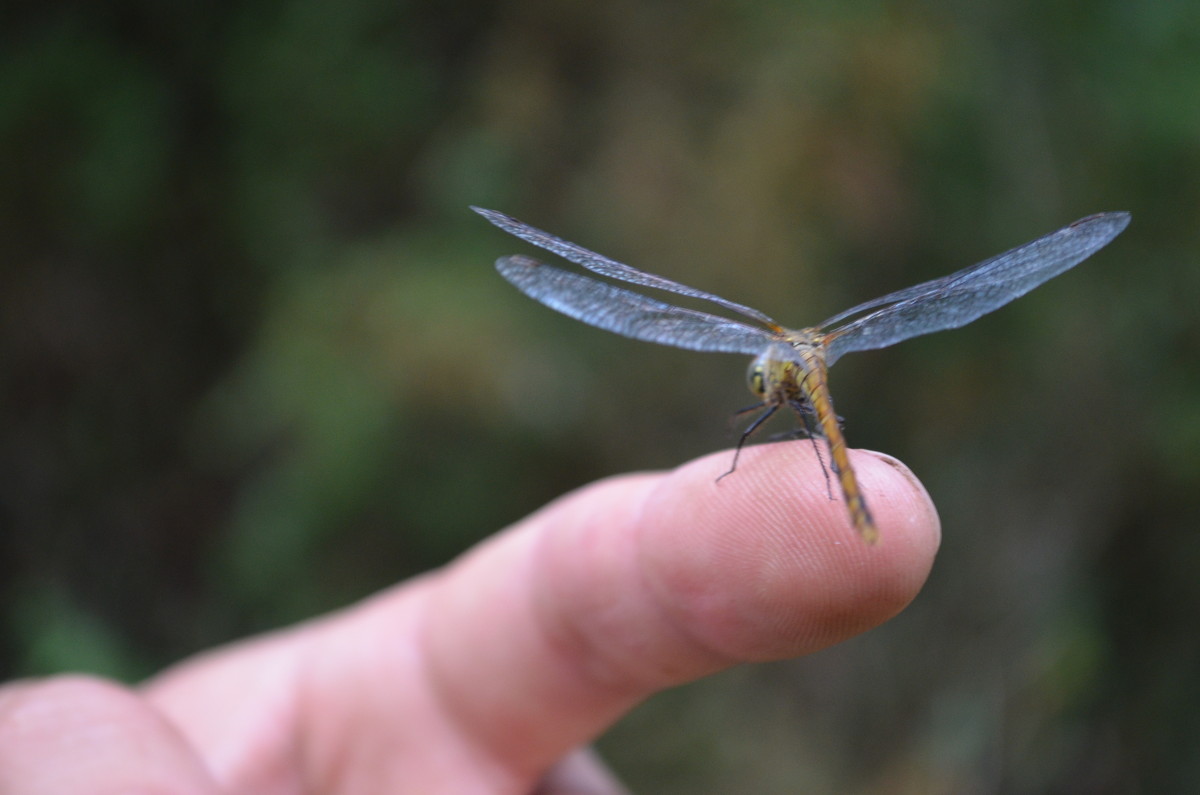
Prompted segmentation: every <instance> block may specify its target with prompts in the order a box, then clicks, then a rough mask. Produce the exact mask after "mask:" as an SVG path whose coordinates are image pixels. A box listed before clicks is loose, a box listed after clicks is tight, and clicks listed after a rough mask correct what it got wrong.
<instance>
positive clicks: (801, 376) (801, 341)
mask: <svg viewBox="0 0 1200 795" xmlns="http://www.w3.org/2000/svg"><path fill="white" fill-rule="evenodd" d="M818 370H821V371H823V370H824V359H823V350H822V349H821V347H820V344H819V341H817V342H814V341H813V340H812V339H811V338H810V337H806V336H800V335H799V334H797V337H796V339H794V340H792V339H789V340H788V341H787V342H777V343H774V344H772V345H770V346H768V347H767V349H766V350H764V351H763V352H762V353H760V354H759V355H758V356H756V357H754V361H752V362H750V368H749V369H748V370H747V371H746V383H747V385H748V386H749V387H750V391H751V392H753V393H754V394H755V395H756V396H758V398H759V399H761V400H762V401H763V403H768V404H771V405H780V404H783V403H786V402H788V401H789V400H792V399H800V400H803V399H804V398H803V392H802V390H801V388H800V382H801V381H803V380H805V379H807V378H809V377H810V376H811V375H812V373H814V372H816V371H818Z"/></svg>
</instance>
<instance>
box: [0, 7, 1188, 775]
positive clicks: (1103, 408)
mask: <svg viewBox="0 0 1200 795" xmlns="http://www.w3.org/2000/svg"><path fill="white" fill-rule="evenodd" d="M468 204H479V205H482V206H486V207H494V208H497V209H500V210H503V211H505V212H509V213H511V214H513V215H516V216H517V217H520V218H522V219H524V220H527V221H529V222H531V223H534V224H535V225H537V226H540V227H542V228H545V229H548V230H551V231H554V232H556V233H558V234H560V235H562V236H564V237H567V238H569V239H572V240H575V241H577V242H579V243H581V244H583V245H586V246H589V247H592V248H595V249H597V250H599V251H602V252H604V253H606V254H609V255H611V256H614V257H617V258H619V259H623V260H625V261H627V262H630V263H632V264H634V265H637V266H641V267H645V268H648V269H650V270H653V271H655V272H658V273H662V274H664V275H667V276H670V277H674V278H678V279H681V280H683V281H685V282H687V283H689V284H693V285H696V286H698V287H701V288H704V289H708V290H712V291H715V292H717V293H720V294H722V295H726V296H728V297H729V298H732V299H734V300H737V301H742V302H745V303H748V304H751V305H754V306H758V307H761V308H762V309H763V310H764V311H766V312H768V313H770V314H771V315H773V316H775V317H777V318H779V319H780V320H781V321H783V322H786V323H789V324H791V325H806V324H810V323H813V322H817V321H819V320H820V319H821V318H824V317H826V316H829V315H831V314H833V313H834V312H836V311H838V310H841V309H844V308H845V307H847V306H849V305H851V304H853V303H856V302H858V301H861V300H865V299H868V298H872V297H875V296H876V295H879V294H882V293H883V292H886V291H890V290H893V289H897V288H900V287H905V286H908V285H910V284H912V283H914V282H917V281H920V280H923V279H926V278H931V277H935V276H940V275H943V274H945V273H948V272H950V271H952V270H954V269H957V268H960V267H963V266H965V265H968V264H970V263H972V262H975V261H977V260H980V259H983V258H985V257H987V256H990V255H992V254H995V253H998V252H1000V251H1002V250H1004V249H1006V248H1008V247H1011V246H1013V245H1016V244H1019V243H1022V242H1025V241H1026V240H1029V239H1032V238H1034V237H1036V236H1038V235H1040V234H1043V233H1045V232H1049V231H1051V230H1053V229H1056V228H1058V227H1059V226H1061V225H1064V224H1066V223H1068V222H1070V221H1072V220H1074V219H1076V218H1078V217H1080V216H1083V215H1087V214H1089V213H1092V212H1097V211H1101V210H1129V211H1131V212H1132V213H1133V223H1132V225H1131V226H1130V228H1129V229H1128V230H1127V231H1126V232H1125V233H1124V234H1123V235H1122V236H1121V237H1120V238H1118V239H1117V240H1116V241H1115V242H1114V243H1113V244H1112V245H1111V246H1110V247H1109V248H1107V249H1105V250H1104V251H1102V252H1100V254H1098V255H1097V256H1096V257H1094V258H1093V259H1092V260H1089V261H1088V262H1086V263H1085V264H1084V265H1082V266H1080V267H1079V268H1078V269H1076V270H1075V271H1072V272H1071V273H1069V274H1068V275H1066V276H1063V277H1061V278H1060V279H1057V280H1055V281H1053V282H1051V283H1049V284H1048V285H1046V286H1045V287H1043V288H1042V289H1041V290H1039V291H1037V292H1035V293H1033V294H1031V295H1029V296H1028V297H1026V298H1024V299H1022V300H1021V301H1019V302H1017V303H1015V304H1013V305H1012V306H1010V307H1008V308H1006V309H1004V310H1003V311H1001V312H999V313H997V314H995V315H992V316H989V317H987V318H985V319H983V320H980V321H979V322H977V323H975V324H974V325H972V326H970V327H968V328H965V329H962V330H960V331H956V332H953V333H946V334H942V335H936V336H932V337H927V338H922V339H919V340H914V341H912V342H908V343H906V344H904V345H901V346H898V347H896V348H893V349H891V350H887V351H883V352H871V353H862V354H857V355H854V356H852V357H847V359H846V360H844V361H843V362H841V363H839V364H838V366H837V368H836V369H835V371H834V372H833V377H832V381H833V389H834V394H835V395H836V398H837V401H838V410H839V413H841V414H843V415H844V416H845V417H846V418H847V433H848V435H849V439H850V442H851V444H853V445H856V446H862V447H868V448H872V449H877V450H884V451H887V452H889V453H891V454H893V455H896V456H898V457H899V458H901V459H903V460H904V461H906V462H907V463H908V464H909V465H910V466H911V467H912V468H913V470H914V471H915V472H916V473H917V474H918V475H919V476H920V477H921V478H922V479H923V481H924V482H925V484H926V485H927V487H928V489H929V491H930V493H931V494H932V496H933V498H934V500H935V501H936V503H937V504H938V506H939V510H940V511H941V516H942V520H943V525H944V533H945V541H944V545H943V549H942V553H941V555H940V558H939V561H938V564H937V566H936V568H935V570H934V572H933V575H932V577H931V579H930V581H929V583H928V585H927V586H926V588H925V590H924V592H923V593H922V594H921V596H920V597H919V598H918V600H917V601H916V603H915V604H913V605H912V607H911V608H909V609H908V610H907V611H906V612H905V613H903V614H902V615H901V616H900V617H899V618H897V619H896V620H895V621H893V622H891V623H890V624H888V625H887V626H885V627H883V628H881V629H879V630H876V631H874V632H871V633H869V634H868V635H866V636H864V637H861V638H858V639H855V640H853V641H851V642H849V643H846V644H844V645H843V646H840V647H838V648H836V649H832V650H829V651H827V652H824V653H821V654H818V655H816V656H814V657H811V658H808V659H804V660H799V661H793V662H788V663H779V664H773V665H760V666H753V667H746V668H742V669H738V670H735V671H733V672H730V673H727V674H724V675H721V676H717V677H714V678H712V679H710V680H706V681H704V682H701V683H698V684H696V685H693V686H690V687H686V688H681V689H679V690H676V691H672V692H669V693H666V694H664V695H662V696H660V697H658V698H656V699H654V700H652V701H651V702H649V703H648V704H647V705H645V706H644V707H642V708H640V709H638V710H637V711H636V712H634V713H633V714H632V715H631V716H629V717H628V718H627V719H626V720H625V721H624V722H622V723H621V724H620V725H618V726H617V727H616V728H615V729H614V730H613V731H612V732H610V733H609V734H608V735H607V736H606V737H604V738H603V739H602V740H601V741H600V748H601V751H602V752H603V753H604V754H605V755H606V757H607V758H608V759H609V761H610V762H611V763H612V764H613V765H614V767H615V768H616V769H617V771H618V772H619V773H620V774H621V775H622V776H623V777H624V778H625V779H626V781H627V782H628V783H630V784H631V785H632V786H633V787H634V788H635V789H637V790H639V791H642V792H656V793H694V792H732V791H742V792H747V791H753V792H762V793H785V792H788V793H790V792H797V791H807V792H853V793H943V792H944V793H972V792H980V793H982V792H1016V793H1025V792H1030V793H1033V792H1079V793H1083V792H1087V793H1107V792H1113V793H1116V792H1122V793H1126V792H1184V791H1200V719H1198V718H1197V716H1198V715H1200V632H1198V631H1197V627H1198V620H1197V619H1198V614H1200V610H1198V609H1197V608H1198V607H1200V540H1198V535H1197V532H1196V530H1197V526H1198V524H1200V368H1198V366H1197V357H1198V355H1200V322H1198V320H1197V318H1198V315H1200V302H1198V300H1197V296H1198V295H1200V267H1198V265H1197V262H1198V259H1200V223H1198V222H1200V5H1196V4H1194V3H1187V2H1164V3H1151V4H1140V5H1139V4H1132V3H1127V2H1121V3H1117V2H1093V3H1078V2H985V1H983V0H975V1H971V0H965V1H964V2H951V3H935V2H833V1H832V0H828V1H827V2H794V3H788V2H758V3H752V2H723V3H722V2H698V3H697V2H693V3H683V2H674V3H672V2H630V1H629V0H610V2H606V3H582V2H561V1H560V2H549V1H548V0H521V1H516V2H507V3H488V2H483V0H476V2H464V3H456V4H448V3H436V2H387V3H384V2H369V1H367V0H350V1H349V2H343V3H338V4H334V3H326V2H316V0H300V1H297V0H276V1H274V2H265V1H264V0H245V1H244V2H241V3H218V4H202V3H177V4H173V3H163V4H160V3H150V2H135V1H133V0H115V1H114V2H108V3H104V4H88V3H57V4H55V3H51V4H45V5H35V4H14V5H10V6H8V7H6V8H5V9H4V10H3V11H0V345H2V346H3V348H2V358H0V385H2V386H0V399H2V401H3V403H2V407H3V433H0V500H2V502H0V523H2V524H0V588H2V589H3V592H2V604H0V610H2V614H0V620H2V621H3V625H2V626H3V630H2V631H0V673H2V674H3V676H5V677H9V676H16V675H28V674H42V673H49V672H54V671H59V670H78V669H83V670H91V671H96V672H101V673H106V674H110V675H115V676H119V677H122V678H126V679H129V680H136V679H137V678H139V677H142V676H145V675H147V674H149V673H150V672H152V671H154V670H156V669H157V668H159V667H160V666H162V665H164V664H165V663H167V662H169V661H172V660H175V659H178V658H180V657H182V656H185V655H187V654H189V653H192V652H194V651H196V650H198V649H202V648H205V647H207V646H210V645H212V644H215V643H218V642H221V641H224V640H227V639H231V638H236V637H240V636H242V635H245V634H247V633H251V632H255V631H259V630H263V629H265V628H269V627H276V626H279V625H282V624H285V623H287V622H291V621H295V620H298V619H302V618H304V617H307V616H311V615H314V614H315V613H318V612H320V611H325V610H329V609H333V608H336V607H338V606H342V605H346V604H348V603H350V602H352V601H354V600H356V599H358V598H361V597H363V596H365V595H367V594H369V593H371V592H373V591H375V590H377V589H379V588H382V587H384V586H386V585H388V584H390V583H394V582H396V581H398V580H401V579H403V578H405V577H407V576H410V575H412V574H415V573H417V572H420V571H423V570H426V569H428V568H430V567H434V566H437V565H439V564H442V563H444V562H446V561H448V560H450V559H451V558H453V557H454V556H455V555H457V554H458V553H460V552H461V551H462V550H464V549H465V548H467V547H468V546H469V545H471V544H472V543H473V542H475V541H478V540H479V539H481V538H483V537H484V536H486V535H487V534H489V533H491V532H494V531H495V530H497V529H499V528H501V527H503V526H504V525H506V524H507V523H509V522H511V521H513V520H515V519H517V518H519V517H521V516H523V515H524V514H526V513H527V512H529V511H531V510H533V509H534V508H536V507H538V506H540V505H541V504H542V503H544V502H545V501H547V500H549V499H550V498H552V497H554V496H556V495H558V494H561V493H562V492H564V491H566V490H569V489H571V488H573V487H575V486H578V485H581V484H584V483H586V482H588V481H590V480H593V479H595V478H598V477H602V476H605V475H609V474H612V473H617V472H622V471H627V470H637V469H648V468H661V467H671V466H674V465H676V464H678V463H680V462H683V461H685V460H687V459H688V458H690V457H692V456H696V455H699V454H702V453H706V452H709V451H712V450H715V449H719V448H721V447H723V446H726V445H728V444H730V443H731V441H732V438H731V436H730V434H729V424H728V417H729V413H730V411H731V410H732V409H734V408H737V407H739V406H742V405H745V404H746V403H747V402H749V399H750V398H749V396H748V394H747V393H746V392H745V387H744V385H743V374H744V371H745V366H746V361H745V360H744V359H743V358H740V357H734V356H723V355H698V354H693V353H688V352H683V351H675V350H670V349H666V348H658V347H656V346H652V345H647V344H644V343H638V342H633V341H629V340H624V339H621V338H619V337H616V336H614V335H611V334H607V333H604V332H601V331H597V330H594V329H591V328H588V327H586V326H584V325H582V324H579V323H576V322H574V321H571V320H568V319H566V318H563V317H561V316H559V315H557V314H555V313H553V312H551V311H549V310H547V309H544V308H543V307H541V306H539V305H537V304H535V303H534V302H532V301H530V300H528V299H526V298H524V297H523V296H521V295H519V294H518V293H517V292H516V291H515V290H513V289H512V288H511V287H510V286H509V285H507V284H506V283H504V281H503V280H501V279H500V278H499V277H498V276H497V275H496V274H495V272H494V271H493V270H492V267H491V263H492V262H493V260H494V259H495V258H496V257H497V256H500V255H504V254H509V253H516V252H525V253H532V252H531V250H530V249H529V247H528V246H525V245H524V244H522V243H520V242H519V241H517V240H515V239H512V238H508V237H507V236H505V235H503V234H502V233H500V232H498V231H497V230H495V229H493V228H492V227H490V226H489V225H488V224H487V223H485V222H484V221H483V220H482V219H480V218H479V217H477V216H475V215H474V214H473V213H470V212H469V211H468V210H467V205H468Z"/></svg>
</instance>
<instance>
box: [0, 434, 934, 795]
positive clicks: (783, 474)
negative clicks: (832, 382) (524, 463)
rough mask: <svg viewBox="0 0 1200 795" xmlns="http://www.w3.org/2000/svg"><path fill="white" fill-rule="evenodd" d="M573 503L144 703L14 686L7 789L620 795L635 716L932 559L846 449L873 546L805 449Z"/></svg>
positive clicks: (859, 608) (239, 649) (857, 611)
mask: <svg viewBox="0 0 1200 795" xmlns="http://www.w3.org/2000/svg"><path fill="white" fill-rule="evenodd" d="M729 455H730V454H729V452H728V451H726V452H723V453H719V454H714V455H711V456H708V457H706V458H703V459H699V460H697V461H693V462H691V463H689V464H687V465H684V466H683V467H680V468H679V469H676V470H674V471H671V472H666V473H653V474H635V475H626V476H622V477H616V478H611V479H608V480H604V481H600V482H597V483H594V484H591V485H589V486H586V487H584V488H582V489H580V490H578V491H575V492H572V493H571V494H568V495H566V496H564V497H562V498H560V499H558V500H556V501H555V502H553V503H551V504H550V505H548V506H546V507H544V508H542V509H541V510H540V511H538V512H536V513H534V514H533V515H532V516H530V517H528V518H526V519H525V520H523V521H521V522H519V523H517V524H516V525H514V526H512V527H510V528H508V529H506V530H504V531H503V532H501V533H498V534H497V535H495V536H493V537H491V538H489V539H488V540H486V541H484V542H483V543H481V544H479V545H478V546H477V547H475V548H474V549H471V550H469V551H468V552H466V553H465V554H464V555H462V556H461V557H460V558H459V559H458V560H456V561H454V562H453V563H451V564H450V565H448V566H446V567H445V568H443V569H440V570H437V571H434V572H431V573H429V574H426V575H424V576H422V577H420V578H417V579H415V580H411V581H408V582H404V583H401V584H399V585H397V586H395V587H393V588H391V589H389V590H387V591H384V592H382V593H379V594H376V595H375V596H373V597H371V598H369V599H367V600H365V601H363V602H361V603H359V604H357V605H355V606H352V607H350V608H348V609H346V610H343V611H340V612H337V613H333V614H330V615H328V616H324V617H321V618H318V619H315V620H313V621H310V622H308V623H305V624H301V625H299V626H295V627H292V628H289V629H285V630H282V631H279V632H275V633H272V634H269V635H265V636H260V637H257V638H252V639H249V640H246V641H242V642H238V643H234V644H231V645H228V646H223V647H220V648H217V649H214V650H212V651H209V652H207V653H204V654H200V655H197V656H196V657H193V658H191V659H189V660H186V661H184V662H182V663H180V664H178V665H176V666H175V667H173V668H170V669H168V670H167V671H165V672H163V673H162V674H160V675H159V676H157V677H155V678H154V679H152V680H151V681H149V682H146V683H144V684H142V685H141V686H139V687H132V688H131V687H126V686H123V685H120V684H117V683H114V682H109V681H104V680H100V679H97V678H92V677H86V676H77V675H71V676H59V677H53V678H48V679H42V680H24V681H17V682H12V683H9V684H7V685H5V686H4V687H2V688H0V792H4V793H10V794H11V795H24V794H25V793H39V795H45V794H47V793H78V792H88V793H93V794H95V795H104V794H105V793H114V794H115V793H172V795H201V794H202V793H203V794H205V795H207V794H208V793H217V792H224V793H233V792H236V793H256V794H257V795H284V794H285V793H287V794H289V795H290V794H292V793H328V794H330V795H366V794H367V793H380V792H455V793H481V794H482V793H488V794H489V795H493V794H495V793H514V794H516V793H530V792H538V793H567V792H572V793H596V794H597V795H598V794H599V793H606V794H607V793H619V792H624V791H625V790H624V789H622V788H621V786H620V784H619V783H618V782H617V781H616V780H615V778H613V777H612V776H611V775H610V774H608V773H607V772H606V771H605V770H604V768H603V766H602V765H601V764H600V763H599V762H598V761H597V760H596V759H595V758H594V757H593V756H591V755H590V754H589V753H588V752H587V751H581V750H579V749H582V748H585V747H586V745H587V744H588V743H589V742H591V741H592V740H593V739H594V738H595V737H596V736H597V735H599V734H601V733H602V732H603V731H604V730H605V729H606V728H607V727H608V726H610V725H612V724H613V723H614V722H615V721H616V720H617V719H618V718H620V717H621V715H622V714H624V713H625V712H627V711H628V710H629V709H630V708H632V707H633V706H634V705H636V704H637V703H638V702H640V701H642V700H644V699H646V698H648V697H649V696H651V695H653V694H654V693H655V692H657V691H659V690H662V689H664V688H667V687H672V686H675V685H679V684H683V683H685V682H689V681H692V680H695V679H697V678H699V677H702V676H705V675H707V674H710V673H713V672H715V671H719V670H721V669H723V668H727V667H729V666H732V665H736V664H739V663H743V662H754V661H766V660H777V659H782V658H789V657H798V656H801V655H805V654H809V653H812V652H815V651H817V650H819V649H823V648H825V647H828V646H830V645H832V644H835V643H838V642H840V641H843V640H845V639H847V638H850V637H852V636H854V635H857V634H859V633H861V632H864V631H866V630H868V629H870V628H872V627H874V626H877V625H879V624H881V623H883V622H884V621H886V620H887V619H889V618H891V617H892V616H894V615H896V613H898V612H899V611H900V610H902V609H903V608H904V607H905V606H906V605H907V604H908V603H909V602H910V601H911V600H912V599H913V597H914V596H915V595H916V593H917V591H918V590H919V589H920V587H921V585H922V584H923V583H924V581H925V578H926V576H927V575H928V573H929V569H930V566H931V565H932V562H933V558H934V554H935V552H936V550H937V547H938V543H939V540H940V528H939V524H938V518H937V513H936V512H935V510H934V507H933V505H932V503H931V502H930V500H929V497H928V495H927V494H926V493H925V491H924V489H922V487H921V486H920V484H919V483H918V482H917V480H916V478H915V477H913V475H912V474H911V473H910V472H909V471H908V470H907V469H905V468H904V467H903V465H901V464H900V463H899V462H897V461H895V460H893V459H890V458H887V457H886V456H882V455H878V454H875V453H867V452H864V451H853V452H852V454H851V455H852V459H853V464H854V466H855V468H856V469H857V471H858V474H859V480H860V482H861V484H862V487H863V489H864V491H865V492H866V493H867V494H868V495H869V496H870V500H871V506H872V509H873V511H874V515H875V519H876V521H877V523H878V525H879V528H880V531H881V537H880V540H879V543H878V544H877V545H875V546H867V545H866V544H864V543H862V542H861V540H860V539H859V538H858V537H857V535H856V534H855V533H854V530H853V528H852V527H851V526H850V523H849V520H848V518H847V514H846V508H845V506H844V505H843V504H842V502H841V501H840V500H830V499H829V497H828V494H827V492H826V486H825V478H824V476H823V475H822V473H821V470H820V465H819V463H818V462H817V460H816V458H815V456H814V454H813V450H812V446H811V445H809V444H804V443H797V442H791V443H784V444H773V445H763V446H760V447H757V448H754V449H749V450H746V451H745V452H744V453H743V457H742V460H741V462H740V463H739V466H738V471H737V474H736V475H735V476H733V477H730V478H726V479H725V480H723V481H722V482H721V483H719V484H715V483H714V481H715V479H716V477H717V476H718V475H720V474H721V473H722V472H724V471H725V470H726V469H728V466H729Z"/></svg>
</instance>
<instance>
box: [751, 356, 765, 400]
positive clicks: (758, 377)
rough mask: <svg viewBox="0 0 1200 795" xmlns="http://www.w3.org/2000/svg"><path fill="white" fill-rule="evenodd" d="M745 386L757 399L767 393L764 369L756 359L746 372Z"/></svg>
mask: <svg viewBox="0 0 1200 795" xmlns="http://www.w3.org/2000/svg"><path fill="white" fill-rule="evenodd" d="M746 384H747V385H748V386H749V387H750V391H751V392H753V393H754V394H756V395H758V396H759V397H762V396H763V395H765V394H766V392H767V376H766V367H765V366H764V365H763V363H762V362H761V361H759V360H758V359H755V360H754V361H753V362H752V363H751V364H750V369H749V370H747V371H746Z"/></svg>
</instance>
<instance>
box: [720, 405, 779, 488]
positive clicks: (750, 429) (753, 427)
mask: <svg viewBox="0 0 1200 795" xmlns="http://www.w3.org/2000/svg"><path fill="white" fill-rule="evenodd" d="M778 408H779V406H764V405H763V404H761V403H759V404H758V405H757V406H750V407H749V408H744V409H741V410H740V411H738V412H737V413H738V414H745V413H746V412H748V411H753V410H754V409H766V410H765V411H763V413H762V414H760V415H758V416H757V417H755V418H754V421H753V422H751V423H750V424H749V425H747V426H746V429H745V430H744V431H742V435H741V436H740V437H738V441H737V447H735V448H734V450H733V463H732V464H730V465H729V471H728V472H726V473H724V474H722V475H721V476H720V477H718V478H717V482H720V480H721V478H723V477H725V476H726V475H732V474H733V471H734V470H735V469H737V462H738V456H740V455H741V454H742V448H743V447H744V446H745V445H746V440H747V439H749V438H750V437H751V436H753V435H754V432H755V431H757V430H758V428H759V426H761V425H762V424H763V423H764V422H766V421H767V420H768V419H770V417H771V415H772V414H774V413H775V412H776V410H778Z"/></svg>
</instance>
